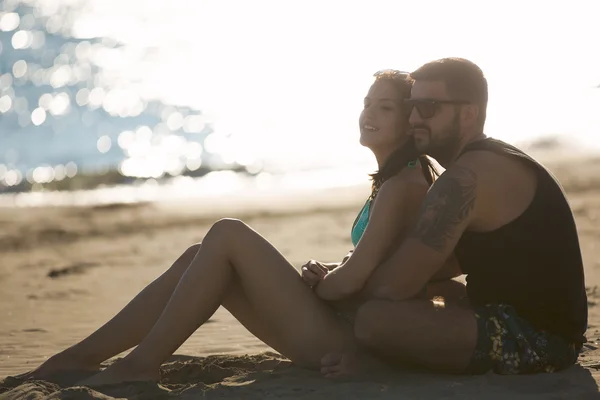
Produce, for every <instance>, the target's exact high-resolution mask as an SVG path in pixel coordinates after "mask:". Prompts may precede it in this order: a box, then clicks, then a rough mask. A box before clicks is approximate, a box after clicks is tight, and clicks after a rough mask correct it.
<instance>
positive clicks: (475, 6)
mask: <svg viewBox="0 0 600 400" xmlns="http://www.w3.org/2000/svg"><path fill="white" fill-rule="evenodd" d="M599 17H600V15H599V14H598V12H597V9H596V8H595V6H594V5H593V4H592V3H591V2H590V3H588V2H586V1H569V2H567V1H548V2H545V3H541V2H533V1H531V2H524V1H502V2H481V1H452V2H449V1H428V2H415V1H411V2H405V1H374V0H369V1H353V2H342V1H337V0H330V1H313V0H303V1H275V0H272V1H267V0H254V1H242V0H238V1H230V0H218V1H217V0H215V1H201V0H195V1H194V0H170V1H158V0H152V1H142V0H125V1H124V0H119V1H117V0H0V204H1V205H10V206H12V205H21V206H27V205H48V204H83V203H103V202H104V203H105V202H114V201H125V202H135V201H141V200H161V199H172V198H195V197H198V196H223V195H240V194H243V195H249V194H250V193H267V194H268V193H271V192H273V193H275V192H277V193H280V192H286V191H288V192H293V191H294V190H305V189H310V190H315V189H320V188H336V187H344V186H351V185H359V184H365V182H368V176H367V174H368V173H370V172H373V171H374V169H375V166H376V165H375V163H374V160H373V159H372V158H371V155H370V152H369V151H368V150H366V149H364V148H362V147H361V146H360V145H359V144H358V137H359V132H358V124H357V119H358V115H359V113H360V110H361V108H362V101H363V100H362V99H363V97H364V95H365V93H366V90H367V89H368V87H369V85H370V83H371V79H372V74H373V72H375V71H377V70H380V69H384V68H395V69H401V70H408V71H411V70H413V69H416V68H417V67H419V66H420V65H421V64H423V63H425V62H427V61H430V60H432V59H436V58H440V57H446V56H459V57H465V58H468V59H470V60H472V61H474V62H476V63H477V64H478V65H479V66H480V67H481V68H482V69H483V71H484V73H485V74H486V76H487V78H488V81H489V90H490V102H489V109H488V121H487V124H486V133H487V134H488V135H491V136H494V137H496V138H499V139H503V140H506V141H508V142H510V143H514V144H517V145H521V146H523V147H525V148H526V149H529V150H531V151H541V150H552V151H554V153H553V154H561V155H562V156H572V157H578V156H579V155H581V154H583V153H586V154H588V153H590V154H595V153H600V50H599V49H600V46H599V44H598V41H599V38H600V28H599V27H600V24H598V18H599Z"/></svg>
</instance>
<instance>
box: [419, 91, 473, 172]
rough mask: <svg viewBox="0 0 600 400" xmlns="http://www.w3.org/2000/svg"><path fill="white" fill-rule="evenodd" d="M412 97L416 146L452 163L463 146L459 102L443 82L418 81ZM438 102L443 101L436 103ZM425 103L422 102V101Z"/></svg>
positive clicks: (437, 158)
mask: <svg viewBox="0 0 600 400" xmlns="http://www.w3.org/2000/svg"><path fill="white" fill-rule="evenodd" d="M410 100H411V101H413V103H412V104H414V106H413V109H412V111H411V113H410V119H409V123H410V126H411V131H410V133H411V134H412V135H413V136H414V142H415V146H416V147H417V149H418V150H419V151H420V152H422V153H425V154H428V155H430V156H432V157H433V158H435V159H436V160H438V162H440V163H442V164H443V163H447V162H450V161H451V159H452V157H453V156H455V155H456V152H457V151H458V148H459V146H460V139H461V135H462V132H461V122H460V107H461V105H460V104H453V103H443V102H448V101H456V100H458V99H452V98H450V97H449V96H448V92H447V90H446V84H445V83H444V82H440V81H418V80H417V81H415V82H414V84H413V87H412V91H411V97H410ZM435 101H438V102H442V103H433V102H435ZM420 103H422V104H420Z"/></svg>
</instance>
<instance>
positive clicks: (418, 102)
mask: <svg viewBox="0 0 600 400" xmlns="http://www.w3.org/2000/svg"><path fill="white" fill-rule="evenodd" d="M469 103H470V102H469V101H466V100H428V99H405V100H404V106H405V107H406V115H410V114H411V113H412V111H413V109H415V108H416V109H417V111H418V112H419V115H421V118H423V119H428V118H433V116H434V115H435V113H436V112H437V111H438V110H439V109H440V105H442V104H469Z"/></svg>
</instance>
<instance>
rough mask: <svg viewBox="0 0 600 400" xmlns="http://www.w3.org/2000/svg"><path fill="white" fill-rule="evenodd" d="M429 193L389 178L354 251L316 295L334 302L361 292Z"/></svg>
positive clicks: (420, 186)
mask: <svg viewBox="0 0 600 400" xmlns="http://www.w3.org/2000/svg"><path fill="white" fill-rule="evenodd" d="M426 193H427V186H426V185H425V184H421V183H417V182H412V181H406V180H405V179H403V178H401V177H400V176H396V177H394V178H392V179H389V180H388V181H386V182H385V183H384V184H383V185H382V187H381V189H380V190H379V193H378V195H377V197H376V198H375V201H374V202H373V205H372V209H371V214H370V216H369V223H368V225H367V228H366V229H365V232H364V234H363V236H362V238H361V239H360V242H359V243H358V245H357V246H356V248H355V250H354V252H353V253H352V254H351V256H350V257H349V258H348V260H347V261H346V262H345V263H342V264H341V265H340V266H339V267H337V268H335V269H334V270H333V271H331V272H330V273H329V274H327V275H326V276H325V278H324V279H323V280H321V281H320V282H319V284H318V285H317V286H316V287H315V290H316V293H317V295H318V296H319V297H321V298H322V299H324V300H329V301H334V300H341V299H343V298H345V297H348V296H350V295H352V294H354V293H357V292H359V291H360V290H361V289H362V288H363V286H364V285H365V283H366V282H367V280H368V278H369V276H370V275H371V274H372V273H373V271H374V270H375V268H377V266H378V265H379V264H380V263H381V262H383V261H384V260H385V259H386V258H387V257H388V256H389V254H390V251H391V250H392V247H394V245H395V244H397V243H398V240H399V238H400V237H402V236H403V235H404V234H405V233H406V232H407V231H408V229H409V228H410V227H412V226H413V224H414V222H415V219H416V217H417V211H418V209H419V206H420V204H421V201H422V199H423V198H424V196H425V194H426ZM411 214H412V215H411Z"/></svg>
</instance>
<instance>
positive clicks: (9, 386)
mask: <svg viewBox="0 0 600 400" xmlns="http://www.w3.org/2000/svg"><path fill="white" fill-rule="evenodd" d="M553 160H554V161H552V162H548V163H546V164H547V166H548V167H549V168H550V170H551V171H552V172H553V173H555V175H556V176H557V177H558V178H559V180H560V182H561V184H562V185H563V187H564V189H565V191H566V192H567V195H568V198H569V201H570V204H571V207H572V209H573V212H574V214H575V217H576V221H577V226H578V230H579V234H580V241H581V249H582V253H583V257H584V265H585V273H586V287H587V288H588V302H589V306H590V307H589V330H588V332H587V339H588V343H586V344H585V345H584V348H583V351H582V354H581V355H580V358H579V361H578V364H577V365H575V366H574V367H572V368H570V369H568V370H567V371H563V372H560V373H555V374H540V375H533V376H500V375H495V374H493V373H489V374H486V375H482V376H459V375H446V374H437V373H431V372H427V371H417V370H403V371H390V372H389V374H382V375H378V376H376V377H373V376H369V377H368V378H367V377H360V376H359V377H356V378H352V379H341V380H329V379H325V378H323V377H321V376H320V374H319V373H318V372H312V371H306V370H302V369H300V368H298V367H296V366H294V365H293V364H291V363H290V362H289V361H288V360H287V359H285V358H284V357H282V356H280V355H278V354H276V353H274V352H273V350H272V349H270V348H269V347H268V346H266V345H265V344H263V343H262V342H261V341H259V340H258V339H256V338H254V337H253V336H252V335H251V334H250V333H249V332H248V331H247V330H246V329H245V328H243V327H242V326H241V325H240V324H239V323H238V322H237V321H236V320H235V319H234V318H233V317H232V316H231V315H230V314H229V313H228V312H227V311H226V310H224V309H222V308H221V309H219V310H218V311H217V312H216V313H215V315H213V317H212V318H211V319H210V321H209V323H207V324H205V325H204V326H202V327H201V328H200V329H198V331H197V332H196V333H194V334H193V335H192V336H191V337H190V338H189V340H188V341H187V342H185V343H184V344H183V345H182V346H181V347H180V348H179V349H178V350H177V351H176V353H175V355H174V356H173V357H172V358H171V359H169V361H168V362H166V363H165V364H164V365H163V370H162V376H163V379H162V381H161V382H160V384H150V383H139V384H125V385H117V386H110V387H106V388H99V389H96V390H92V389H89V388H84V387H72V386H70V384H72V382H69V377H65V378H64V380H63V381H62V382H60V381H59V382H58V384H57V383H50V382H42V381H33V382H21V381H19V380H18V379H15V378H11V376H13V375H16V374H19V373H23V372H25V371H28V370H31V369H33V368H35V367H37V366H38V365H39V364H40V363H41V362H43V361H44V360H45V359H46V358H47V357H49V356H51V355H53V354H55V353H56V352H58V351H60V350H63V349H64V348H66V347H68V346H69V345H71V344H73V343H75V342H76V341H78V340H80V339H82V338H84V337H85V336H87V335H89V334H90V333H91V332H93V331H94V330H95V329H96V328H98V327H99V326H101V325H102V324H103V323H104V322H106V321H107V320H108V319H109V318H111V317H112V316H113V315H114V314H115V313H116V312H118V311H119V310H120V309H121V308H122V307H123V306H125V305H126V304H127V302H128V301H129V300H130V299H131V298H132V297H133V296H134V295H135V294H137V293H138V292H139V291H140V290H141V289H142V288H143V287H144V286H146V285H147V284H148V283H150V282H151V281H152V280H154V279H155V278H156V277H158V276H159V275H160V274H161V273H162V272H163V271H164V270H165V269H167V268H168V267H169V266H170V265H171V263H172V262H173V261H174V260H175V259H176V258H177V257H178V256H179V255H180V254H181V253H182V252H183V251H184V250H185V249H186V248H187V247H188V246H189V245H191V244H193V243H197V242H200V241H202V238H203V237H204V235H205V234H206V232H207V231H208V229H209V228H210V227H211V225H212V224H213V223H214V222H215V221H217V220H218V219H220V218H223V217H234V218H240V219H242V220H243V221H244V222H246V223H248V224H249V225H250V226H252V227H253V228H254V229H256V230H257V231H258V232H260V233H261V234H262V235H263V236H265V237H266V238H267V239H268V240H269V241H271V242H272V243H273V244H274V245H275V246H276V247H277V248H278V249H279V250H280V251H281V252H282V253H283V254H284V255H285V256H286V257H287V258H288V260H290V261H291V262H292V264H294V265H295V266H296V267H297V268H300V266H301V265H302V264H303V263H305V262H306V261H307V260H309V259H311V258H314V259H318V260H321V261H338V260H340V259H341V258H342V257H343V256H344V255H345V254H346V253H347V252H348V250H349V249H351V247H352V245H351V242H350V234H349V232H350V226H351V224H352V222H353V220H354V218H355V217H356V213H357V212H358V210H359V209H360V207H361V206H362V202H364V200H365V197H366V195H367V194H368V190H369V188H368V183H367V182H365V185H362V186H360V185H358V186H352V187H347V188H338V189H335V190H327V189H323V190H322V191H320V192H319V193H318V194H317V193H313V194H311V193H309V192H302V193H298V195H297V196H288V197H287V198H283V197H282V198H277V199H268V198H266V199H265V201H264V202H258V201H254V202H252V203H251V204H246V203H244V201H243V198H242V199H223V202H220V204H219V206H218V207H217V206H215V205H214V202H210V201H204V202H203V201H202V200H201V199H199V200H193V201H178V202H175V201H170V202H156V203H133V204H118V203H116V204H105V205H91V206H83V207H72V206H69V207H34V208H31V207H6V208H0V223H1V224H2V230H1V231H0V251H1V252H2V264H1V265H0V316H1V317H0V399H2V400H4V399H24V398H27V399H46V398H48V399H50V398H51V399H118V398H129V399H163V398H164V399H172V398H173V399H191V398H201V397H206V398H217V397H218V398H229V399H237V398H245V399H246V398H252V399H253V398H256V399H262V398H266V397H270V398H280V399H284V398H315V399H321V398H322V399H331V398H343V399H355V398H356V399H365V398H369V399H371V398H373V399H379V398H390V399H391V398H393V399H399V398H446V399H459V398H460V399H462V398H485V399H501V398H502V399H503V398H511V399H516V398H519V399H520V398H527V399H563V398H564V399H588V398H589V399H592V398H600V395H599V394H598V386H597V384H598V381H600V350H598V349H597V347H598V346H599V343H598V342H599V341H600V332H599V330H600V326H599V325H600V312H599V310H600V305H599V304H598V302H599V301H600V290H598V286H599V285H600V241H599V239H600V162H598V159H597V158H596V159H594V158H589V159H581V158H580V157H577V156H576V155H575V156H573V157H571V158H569V157H567V158H563V159H560V160H559V159H558V158H556V157H553ZM122 356H123V354H121V355H119V356H118V357H122ZM118 357H117V358H118ZM110 362H112V360H109V361H108V362H107V364H109V363H110Z"/></svg>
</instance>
